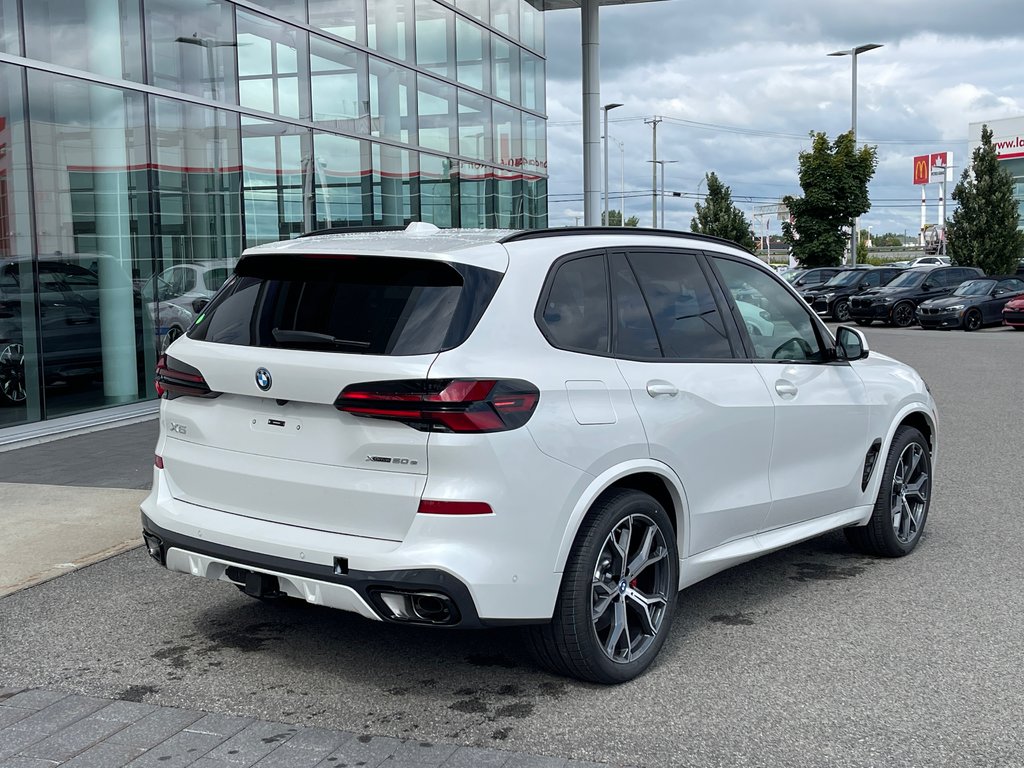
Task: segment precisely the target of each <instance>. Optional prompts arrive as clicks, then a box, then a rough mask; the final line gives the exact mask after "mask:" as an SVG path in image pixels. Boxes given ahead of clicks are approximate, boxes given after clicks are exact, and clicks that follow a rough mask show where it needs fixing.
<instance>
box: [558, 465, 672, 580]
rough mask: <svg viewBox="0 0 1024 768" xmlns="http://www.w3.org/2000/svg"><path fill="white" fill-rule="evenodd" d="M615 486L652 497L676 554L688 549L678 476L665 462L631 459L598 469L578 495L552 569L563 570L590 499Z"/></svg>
mask: <svg viewBox="0 0 1024 768" xmlns="http://www.w3.org/2000/svg"><path fill="white" fill-rule="evenodd" d="M615 489H623V490H635V491H641V492H643V493H646V494H648V495H649V496H651V497H652V498H654V499H655V500H656V501H657V502H658V503H659V504H661V505H662V506H663V507H664V508H665V511H666V512H667V513H668V516H669V519H670V520H671V521H672V526H673V528H674V529H675V534H676V544H677V546H678V549H679V554H680V557H683V556H684V554H685V552H687V551H688V550H687V543H688V538H689V525H687V520H688V517H687V505H686V493H685V491H684V490H683V486H682V483H681V482H680V481H679V477H678V476H677V475H676V474H675V472H673V471H672V470H671V469H669V467H668V466H667V465H664V464H660V463H658V462H653V461H631V462H627V463H625V464H621V465H619V466H617V467H613V468H611V469H609V470H607V471H605V472H603V473H601V474H600V475H598V476H597V477H595V478H594V480H593V482H591V484H590V485H589V486H588V487H587V488H586V490H585V491H584V492H583V493H582V494H581V495H580V498H579V500H578V501H577V502H576V506H575V507H574V508H573V511H572V514H571V515H570V516H569V520H568V522H567V524H566V526H565V531H564V532H563V534H562V541H561V544H560V545H559V547H558V554H557V556H556V560H555V572H556V573H562V572H563V571H564V570H565V564H566V561H567V560H568V559H569V552H570V550H571V549H572V545H573V543H574V542H575V541H576V535H577V534H578V533H579V529H580V526H581V525H582V524H583V521H584V519H585V518H586V517H587V515H588V514H589V512H590V510H591V509H592V508H593V506H594V502H595V501H597V499H598V498H600V497H601V495H602V494H604V493H605V492H607V491H609V490H615Z"/></svg>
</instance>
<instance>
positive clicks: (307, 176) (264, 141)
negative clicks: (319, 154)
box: [242, 118, 316, 248]
mask: <svg viewBox="0 0 1024 768" xmlns="http://www.w3.org/2000/svg"><path fill="white" fill-rule="evenodd" d="M315 173H316V170H315V168H314V166H313V162H312V134H311V133H310V131H309V130H307V129H305V128H299V127H297V126H293V125H286V124H284V123H274V122H270V121H263V120H252V119H250V118H243V119H242V198H243V206H244V211H245V217H244V218H245V247H246V248H249V247H252V246H254V245H260V244H262V243H272V242H275V241H277V240H288V239H289V238H292V237H295V236H296V235H298V234H301V233H302V232H307V231H311V230H312V229H313V222H312V206H310V208H309V214H310V215H309V217H308V218H307V216H306V212H305V211H304V210H303V200H304V199H305V198H308V197H309V196H311V195H312V192H313V184H314V178H315Z"/></svg>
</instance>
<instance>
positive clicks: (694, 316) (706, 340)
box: [629, 252, 733, 360]
mask: <svg viewBox="0 0 1024 768" xmlns="http://www.w3.org/2000/svg"><path fill="white" fill-rule="evenodd" d="M629 263H630V265H631V266H632V267H633V271H634V272H635V273H636V278H637V282H638V283H639V284H640V290H642V291H643V294H644V298H645V299H646V301H647V307H648V308H649V309H650V311H651V315H652V317H653V318H654V326H655V328H656V329H657V332H658V341H659V342H660V345H661V349H662V352H663V353H664V355H665V357H668V358H674V359H677V360H704V359H717V358H731V357H732V356H733V355H732V347H731V346H730V344H729V337H728V335H727V334H726V332H725V324H724V323H723V321H722V316H721V315H720V314H719V312H718V307H717V306H716V304H715V299H714V296H713V295H712V293H711V286H710V285H709V284H708V281H707V278H705V277H704V272H703V271H702V270H701V268H700V265H699V264H698V263H697V258H696V257H695V256H693V255H691V254H683V253H669V252H649V253H643V252H636V253H631V254H630V255H629Z"/></svg>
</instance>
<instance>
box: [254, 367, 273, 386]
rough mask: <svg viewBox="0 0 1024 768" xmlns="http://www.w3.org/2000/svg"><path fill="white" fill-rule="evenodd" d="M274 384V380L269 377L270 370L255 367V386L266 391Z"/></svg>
mask: <svg viewBox="0 0 1024 768" xmlns="http://www.w3.org/2000/svg"><path fill="white" fill-rule="evenodd" d="M273 385H274V380H273V379H272V378H271V377H270V371H268V370H267V369H266V368H257V369H256V386H257V387H259V388H260V389H262V390H263V391H264V392H266V391H267V390H268V389H270V388H271V387H272V386H273Z"/></svg>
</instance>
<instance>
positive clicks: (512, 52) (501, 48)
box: [491, 35, 519, 103]
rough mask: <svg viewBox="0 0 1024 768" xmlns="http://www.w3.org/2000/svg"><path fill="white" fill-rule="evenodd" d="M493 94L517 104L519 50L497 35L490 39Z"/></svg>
mask: <svg viewBox="0 0 1024 768" xmlns="http://www.w3.org/2000/svg"><path fill="white" fill-rule="evenodd" d="M491 54H492V56H493V59H492V64H491V72H492V75H493V77H494V85H493V88H492V92H493V94H494V95H495V96H496V97H498V98H499V99H504V100H505V101H514V102H517V103H518V102H519V48H518V46H515V45H512V44H511V43H509V42H508V41H507V40H503V39H502V38H500V37H498V36H497V35H492V37H491Z"/></svg>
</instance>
